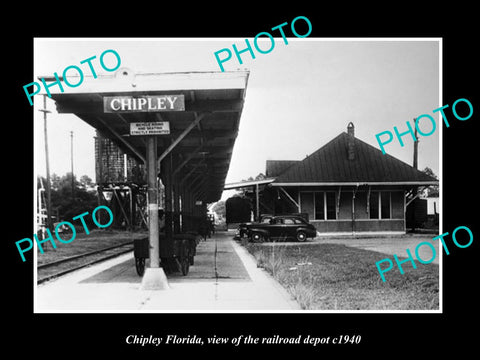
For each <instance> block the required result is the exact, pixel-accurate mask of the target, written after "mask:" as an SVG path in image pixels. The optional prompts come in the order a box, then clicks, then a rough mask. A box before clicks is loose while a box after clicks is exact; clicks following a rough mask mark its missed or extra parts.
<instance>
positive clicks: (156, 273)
mask: <svg viewBox="0 0 480 360" xmlns="http://www.w3.org/2000/svg"><path fill="white" fill-rule="evenodd" d="M272 40H274V41H272ZM230 44H234V45H236V48H235V49H232V45H230ZM441 46H442V43H441V40H440V39H434V38H433V39H429V38H426V39H415V40H411V39H325V40H323V39H317V38H311V39H309V38H295V37H294V38H290V39H288V40H287V41H285V40H283V39H282V38H280V39H273V38H269V37H268V36H264V38H263V39H260V38H256V39H255V41H254V44H251V43H250V41H248V40H246V39H238V38H232V39H228V40H209V39H198V40H197V39H183V40H175V39H82V38H80V39H55V38H46V39H35V72H36V73H37V74H38V77H40V78H41V79H42V76H47V75H48V76H49V77H48V81H47V80H44V82H41V83H40V84H41V85H40V87H42V86H43V87H44V89H45V90H44V92H46V94H42V93H39V94H37V95H35V97H36V99H40V101H36V102H35V108H36V110H37V111H36V112H35V117H36V120H35V124H36V128H35V142H36V147H35V150H36V151H35V155H36V161H35V165H36V172H37V174H38V175H37V181H36V183H37V189H36V190H37V192H38V194H39V195H38V199H37V209H38V213H37V219H38V223H37V228H38V234H37V238H38V239H39V241H37V242H36V244H35V245H37V246H36V247H38V250H39V251H37V252H36V253H35V258H36V262H37V272H36V275H37V284H38V286H37V287H36V292H35V295H36V304H35V305H36V310H37V311H39V312H56V311H59V312H64V311H71V312H84V311H94V312H97V311H98V312H102V311H103V312H122V311H139V312H142V311H146V312H171V311H173V312H182V311H187V312H191V311H193V312H202V311H207V312H215V311H227V312H237V311H239V312H245V311H248V312H298V311H330V312H331V311H439V310H441V304H440V295H441V294H440V292H441V286H440V282H439V276H440V275H439V274H440V272H439V267H440V266H441V264H440V260H441V257H442V255H441V251H440V250H441V248H440V250H439V247H438V241H434V240H432V238H433V237H435V236H438V235H439V217H440V214H441V198H440V197H439V185H440V180H439V178H438V175H437V174H438V170H439V164H440V153H441V152H440V147H441V141H439V139H440V136H439V133H440V131H441V130H440V131H435V130H436V124H437V123H438V118H439V113H438V112H437V113H433V110H434V109H437V108H439V107H440V106H441V98H440V83H439V80H440V73H441V61H440V59H441V56H440V55H441ZM240 47H242V49H243V48H244V49H246V51H243V52H241V50H240ZM266 49H272V50H271V51H270V52H269V53H268V54H262V53H260V52H259V51H258V50H261V51H265V50H266ZM218 50H221V51H220V53H222V52H224V53H225V54H227V55H228V54H229V53H233V54H234V55H233V58H231V59H230V60H228V61H225V62H223V64H222V67H224V71H221V70H220V69H218V65H219V64H220V61H215V59H216V58H215V56H213V54H214V53H215V52H216V51H218ZM255 52H257V54H256V55H254V54H255ZM163 54H168V55H167V56H163ZM193 55H196V56H193ZM252 55H253V56H252ZM236 56H238V58H237V59H235V57H236ZM254 56H255V57H254ZM218 58H223V55H222V56H219V57H218ZM85 59H87V60H85ZM182 60H183V61H182ZM240 60H241V61H242V62H243V64H239V61H240ZM229 62H231V63H232V65H230V64H229ZM242 65H243V66H242ZM230 68H232V69H230ZM233 68H235V69H233ZM55 69H65V70H63V71H61V74H62V78H61V79H60V77H59V75H57V77H58V79H59V80H60V81H58V80H57V78H56V77H55V76H53V77H52V74H55V71H54V70H55ZM44 74H47V75H44ZM57 74H58V72H57ZM44 78H45V77H43V79H44ZM35 86H36V85H35V84H34V85H33V86H32V87H35ZM47 91H48V93H47ZM48 95H50V96H48ZM42 96H43V98H42ZM382 105H383V106H382ZM458 108H460V106H458ZM426 110H429V111H428V113H430V114H431V115H429V117H426V116H425V117H424V118H425V119H424V120H423V121H421V119H419V121H415V118H416V117H419V116H420V115H421V114H422V112H426ZM405 119H407V120H405ZM430 119H431V120H434V121H433V122H431V121H430ZM440 121H441V120H440ZM407 122H409V124H407ZM394 129H395V130H394ZM396 129H398V131H397V130H396ZM409 129H410V130H411V131H410V132H409V131H408V130H409ZM417 129H418V130H419V131H417ZM382 132H384V134H382V136H381V137H380V136H379V140H378V142H377V138H376V134H378V133H382ZM419 132H420V133H421V134H423V135H424V136H423V137H422V136H421V135H420V134H419ZM399 133H400V135H398V134H399ZM391 134H393V135H391ZM385 135H386V136H385ZM388 135H391V136H390V138H392V139H393V140H392V139H390V142H391V144H389V143H388V137H389V136H388ZM417 138H418V139H417ZM414 139H415V140H414ZM380 146H382V147H381V148H380ZM382 150H383V151H384V152H385V153H383V152H382ZM47 156H48V167H47ZM47 176H48V179H47ZM82 214H83V215H82ZM20 245H22V246H25V245H26V244H25V245H24V244H20ZM408 251H410V253H409V252H408ZM409 254H410V255H409ZM394 255H396V257H397V258H395V257H394ZM409 256H410V258H409ZM415 256H416V257H415ZM104 259H106V260H105V261H100V260H104ZM93 263H95V264H93ZM85 265H88V267H85ZM407 284H408V285H407Z"/></svg>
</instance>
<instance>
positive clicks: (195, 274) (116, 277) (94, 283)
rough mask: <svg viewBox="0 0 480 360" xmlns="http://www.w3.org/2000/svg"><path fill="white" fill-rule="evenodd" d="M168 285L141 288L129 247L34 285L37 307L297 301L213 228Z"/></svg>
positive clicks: (241, 306)
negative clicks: (190, 261)
mask: <svg viewBox="0 0 480 360" xmlns="http://www.w3.org/2000/svg"><path fill="white" fill-rule="evenodd" d="M167 277H168V282H169V286H170V289H169V290H155V291H152V290H140V285H141V280H142V279H141V278H140V277H139V276H138V275H137V274H136V271H135V263H134V258H133V252H132V253H127V254H125V255H122V256H120V257H118V258H115V259H112V260H109V261H106V262H104V263H101V264H98V265H95V266H92V267H89V268H86V269H82V270H79V271H76V272H74V273H71V274H69V275H67V276H64V277H62V278H60V279H57V280H54V281H50V282H47V283H44V284H41V285H38V286H37V287H36V292H35V312H40V313H41V312H49V313H50V312H101V313H104V312H110V313H111V312H156V313H161V312H182V313H183V312H284V311H285V312H291V311H294V310H300V307H299V306H298V304H297V303H296V302H295V301H294V300H293V299H292V298H291V296H290V295H289V294H288V293H287V292H286V291H285V289H283V287H281V286H280V285H279V284H278V283H277V282H276V281H275V280H274V279H273V278H271V276H270V275H269V274H267V273H266V272H265V271H264V270H263V269H259V268H257V267H256V263H255V261H254V259H253V257H252V256H251V255H250V254H249V253H248V252H247V251H246V250H245V249H244V248H243V247H241V246H240V245H239V244H237V243H236V242H235V241H233V240H232V236H231V234H230V233H227V232H224V233H217V234H215V235H214V236H213V237H212V238H211V239H207V241H206V242H201V243H200V244H199V245H198V247H197V255H196V256H195V264H194V265H193V266H191V267H190V272H189V274H188V275H187V276H182V275H181V274H180V273H175V274H171V275H167Z"/></svg>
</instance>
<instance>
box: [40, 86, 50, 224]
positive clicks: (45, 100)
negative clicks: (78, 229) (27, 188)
mask: <svg viewBox="0 0 480 360" xmlns="http://www.w3.org/2000/svg"><path fill="white" fill-rule="evenodd" d="M39 111H41V112H43V134H44V139H45V164H46V168H47V169H46V170H47V183H46V191H47V203H46V204H45V206H46V208H47V229H48V230H50V231H52V210H51V209H52V197H51V187H50V164H49V159H48V135H47V113H49V112H50V111H48V110H47V96H46V95H43V109H39Z"/></svg>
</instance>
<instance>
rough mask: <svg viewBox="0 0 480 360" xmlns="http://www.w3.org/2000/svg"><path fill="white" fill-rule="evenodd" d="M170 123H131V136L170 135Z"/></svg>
mask: <svg viewBox="0 0 480 360" xmlns="http://www.w3.org/2000/svg"><path fill="white" fill-rule="evenodd" d="M169 134H170V123H169V122H168V121H158V122H138V123H130V135H169Z"/></svg>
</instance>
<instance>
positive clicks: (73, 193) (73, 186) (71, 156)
mask: <svg viewBox="0 0 480 360" xmlns="http://www.w3.org/2000/svg"><path fill="white" fill-rule="evenodd" d="M70 163H71V165H72V171H71V173H72V200H74V199H75V185H74V180H73V131H70Z"/></svg>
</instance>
